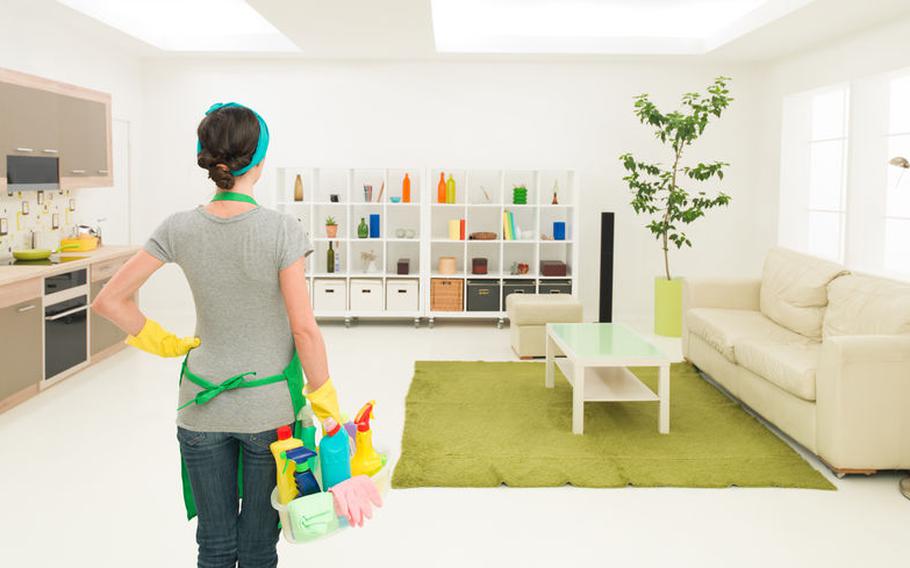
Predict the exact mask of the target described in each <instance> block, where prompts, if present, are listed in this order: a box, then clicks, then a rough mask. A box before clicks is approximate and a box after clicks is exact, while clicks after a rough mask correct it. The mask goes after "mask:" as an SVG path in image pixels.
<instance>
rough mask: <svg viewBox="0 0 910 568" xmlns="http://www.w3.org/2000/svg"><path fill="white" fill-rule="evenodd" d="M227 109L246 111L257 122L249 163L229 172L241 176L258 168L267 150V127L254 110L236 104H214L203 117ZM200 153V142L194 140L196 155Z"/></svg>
mask: <svg viewBox="0 0 910 568" xmlns="http://www.w3.org/2000/svg"><path fill="white" fill-rule="evenodd" d="M227 107H237V108H245V109H248V110H249V111H250V112H252V113H253V114H255V115H256V120H258V121H259V141H258V142H256V151H255V152H253V157H252V158H250V163H249V164H247V165H245V166H244V167H242V168H240V169H239V170H231V173H232V174H233V175H235V176H242V175H243V174H245V173H247V172H248V171H250V169H251V168H255V167H256V166H258V165H259V163H260V162H262V160H263V158H265V153H266V151H267V150H268V149H269V127H268V125H266V123H265V120H263V119H262V117H261V116H259V113H258V112H256V111H255V110H253V109H251V108H249V107H245V106H243V105H241V104H237V103H215V104H213V105H212V106H210V107H209V110H207V111H205V115H206V116H208V115H210V114H212V113H213V112H215V111H216V110H220V109H223V108H227ZM200 152H202V142H200V141H199V140H196V154H197V155H198V154H199V153H200Z"/></svg>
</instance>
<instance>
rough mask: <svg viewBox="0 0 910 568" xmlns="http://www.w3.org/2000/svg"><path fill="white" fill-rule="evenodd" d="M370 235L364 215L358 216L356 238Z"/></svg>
mask: <svg viewBox="0 0 910 568" xmlns="http://www.w3.org/2000/svg"><path fill="white" fill-rule="evenodd" d="M369 236H370V227H369V226H368V225H367V221H366V219H365V218H364V217H361V218H360V224H359V225H357V238H358V239H365V238H367V237H369Z"/></svg>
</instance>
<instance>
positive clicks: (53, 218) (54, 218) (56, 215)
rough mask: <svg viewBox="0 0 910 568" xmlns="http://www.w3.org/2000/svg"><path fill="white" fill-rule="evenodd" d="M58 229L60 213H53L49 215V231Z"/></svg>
mask: <svg viewBox="0 0 910 568" xmlns="http://www.w3.org/2000/svg"><path fill="white" fill-rule="evenodd" d="M59 228H60V213H54V214H53V215H51V229H59Z"/></svg>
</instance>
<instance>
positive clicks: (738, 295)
mask: <svg viewBox="0 0 910 568" xmlns="http://www.w3.org/2000/svg"><path fill="white" fill-rule="evenodd" d="M760 292H761V279H760V278H693V279H690V278H686V279H684V280H683V313H685V312H686V311H688V310H691V309H692V308H727V309H731V310H756V311H757V310H758V305H759V295H760Z"/></svg>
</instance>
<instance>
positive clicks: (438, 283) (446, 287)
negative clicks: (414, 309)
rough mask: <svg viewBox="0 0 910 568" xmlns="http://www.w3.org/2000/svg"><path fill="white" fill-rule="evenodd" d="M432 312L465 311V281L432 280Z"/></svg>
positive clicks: (459, 279)
mask: <svg viewBox="0 0 910 568" xmlns="http://www.w3.org/2000/svg"><path fill="white" fill-rule="evenodd" d="M430 310H431V311H434V312H461V311H464V279H462V278H431V279H430Z"/></svg>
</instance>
